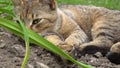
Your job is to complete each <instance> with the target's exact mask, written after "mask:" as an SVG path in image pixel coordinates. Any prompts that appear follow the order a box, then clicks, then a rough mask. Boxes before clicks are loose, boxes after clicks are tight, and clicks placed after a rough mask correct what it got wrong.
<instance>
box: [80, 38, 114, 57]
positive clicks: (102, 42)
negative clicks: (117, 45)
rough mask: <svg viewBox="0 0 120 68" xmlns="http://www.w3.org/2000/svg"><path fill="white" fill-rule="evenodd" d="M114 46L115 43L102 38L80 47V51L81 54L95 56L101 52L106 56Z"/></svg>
mask: <svg viewBox="0 0 120 68" xmlns="http://www.w3.org/2000/svg"><path fill="white" fill-rule="evenodd" d="M112 45H113V42H112V41H111V40H109V39H108V38H107V37H105V36H100V37H98V38H96V39H94V40H93V41H91V42H89V43H85V44H82V45H80V47H79V50H80V51H81V54H86V53H88V54H94V53H96V52H101V53H102V54H103V55H105V54H106V53H107V52H108V51H109V50H110V47H111V46H112Z"/></svg>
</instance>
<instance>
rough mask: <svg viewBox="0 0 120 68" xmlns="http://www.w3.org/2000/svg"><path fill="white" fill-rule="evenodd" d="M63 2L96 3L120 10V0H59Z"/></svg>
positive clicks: (96, 4)
mask: <svg viewBox="0 0 120 68" xmlns="http://www.w3.org/2000/svg"><path fill="white" fill-rule="evenodd" d="M57 1H58V2H59V3H63V4H80V5H95V6H101V7H106V8H109V9H117V10H120V0H57Z"/></svg>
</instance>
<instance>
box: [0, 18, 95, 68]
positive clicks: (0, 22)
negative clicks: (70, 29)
mask: <svg viewBox="0 0 120 68" xmlns="http://www.w3.org/2000/svg"><path fill="white" fill-rule="evenodd" d="M5 23H7V24H5ZM0 26H1V27H3V28H5V29H7V30H10V31H11V32H12V33H14V34H16V35H18V36H20V37H22V38H24V37H23V35H24V34H23V32H22V29H21V27H20V26H19V25H18V24H17V23H13V22H12V21H9V20H6V19H3V18H0ZM9 26H11V27H9ZM27 31H28V34H29V38H30V42H32V43H34V44H37V45H38V46H41V47H44V48H45V49H47V50H50V51H52V52H54V53H56V54H58V55H60V56H62V57H64V58H66V59H68V60H70V61H72V62H73V63H75V64H77V65H79V66H81V67H83V68H93V67H92V66H89V65H86V64H83V63H81V62H78V61H76V60H74V59H73V58H72V57H70V56H69V55H68V54H66V53H64V52H63V51H62V50H61V49H59V48H58V47H57V46H55V45H54V44H52V43H50V42H49V41H47V40H45V39H44V38H42V37H41V36H39V35H38V34H36V33H35V32H33V31H31V30H27Z"/></svg>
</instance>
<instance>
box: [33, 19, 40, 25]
mask: <svg viewBox="0 0 120 68" xmlns="http://www.w3.org/2000/svg"><path fill="white" fill-rule="evenodd" d="M41 20H42V19H35V20H33V22H32V24H37V23H39V22H40V21H41Z"/></svg>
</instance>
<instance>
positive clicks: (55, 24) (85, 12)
mask: <svg viewBox="0 0 120 68" xmlns="http://www.w3.org/2000/svg"><path fill="white" fill-rule="evenodd" d="M13 1H15V0H13ZM20 1H21V2H20V3H21V6H20V7H21V8H20V9H21V12H20V17H21V19H22V20H23V21H24V22H25V24H26V26H27V27H28V28H30V29H32V30H33V31H35V32H37V33H39V34H41V35H44V34H47V33H50V32H52V33H55V35H51V36H50V35H47V37H46V39H48V40H50V41H51V42H53V43H55V44H56V45H58V46H59V47H60V48H62V49H63V50H65V51H67V50H70V49H72V48H73V47H76V48H78V49H79V50H80V51H81V52H82V53H95V52H97V51H100V52H102V53H104V54H105V53H107V52H108V51H109V50H110V53H109V54H108V58H109V59H110V60H112V59H111V57H110V56H113V53H116V54H117V56H119V57H120V42H119V41H120V11H117V10H109V9H106V8H102V7H95V6H82V5H61V6H59V7H57V5H56V1H55V0H20ZM49 36H50V37H49ZM52 36H53V37H52ZM57 36H58V37H57ZM59 36H61V37H62V38H63V40H61V38H59ZM51 38H54V40H55V41H54V40H53V39H51ZM56 41H57V43H56ZM88 41H89V42H88ZM58 43H59V44H58ZM118 60H119V62H116V63H120V59H119V58H117V61H118ZM112 61H113V60H112ZM113 62H114V61H113Z"/></svg>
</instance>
